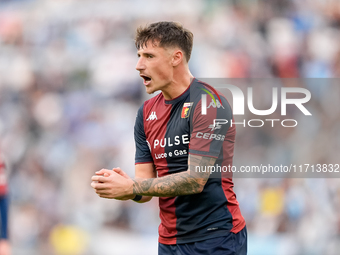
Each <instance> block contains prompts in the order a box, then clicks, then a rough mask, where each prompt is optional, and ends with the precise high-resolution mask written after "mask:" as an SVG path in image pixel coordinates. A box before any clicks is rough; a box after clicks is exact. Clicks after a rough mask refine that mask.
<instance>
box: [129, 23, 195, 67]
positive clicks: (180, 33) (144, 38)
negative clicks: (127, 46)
mask: <svg viewBox="0 0 340 255" xmlns="http://www.w3.org/2000/svg"><path fill="white" fill-rule="evenodd" d="M193 38H194V35H193V33H191V32H190V31H189V30H188V29H185V28H184V27H183V26H182V24H180V23H179V22H167V21H162V22H156V23H152V24H150V25H148V26H145V27H143V26H140V27H139V28H138V29H137V32H136V37H135V45H136V48H137V50H139V49H140V48H143V47H144V46H146V44H147V42H148V41H151V42H152V43H153V44H154V43H156V42H159V46H160V47H173V46H177V47H179V48H180V49H181V50H183V51H184V55H185V58H186V60H187V62H189V59H190V56H191V50H192V44H193Z"/></svg>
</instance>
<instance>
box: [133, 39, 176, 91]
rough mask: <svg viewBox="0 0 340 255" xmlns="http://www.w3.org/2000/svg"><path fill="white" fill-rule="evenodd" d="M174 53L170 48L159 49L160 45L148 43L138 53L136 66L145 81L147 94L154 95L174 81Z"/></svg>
mask: <svg viewBox="0 0 340 255" xmlns="http://www.w3.org/2000/svg"><path fill="white" fill-rule="evenodd" d="M172 52H173V50H171V49H168V48H163V47H159V46H158V43H155V44H153V43H152V42H150V41H148V42H147V44H146V47H145V46H144V48H140V49H139V50H138V52H137V55H138V58H139V59H138V62H137V65H136V69H137V71H139V75H140V76H141V77H142V78H143V80H144V85H145V88H146V92H147V93H148V94H152V93H154V92H155V91H157V90H162V89H164V88H166V86H168V85H169V84H170V83H171V80H172V71H173V70H172V64H171V61H172Z"/></svg>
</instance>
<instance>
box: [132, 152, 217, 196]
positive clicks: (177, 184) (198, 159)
mask: <svg viewBox="0 0 340 255" xmlns="http://www.w3.org/2000/svg"><path fill="white" fill-rule="evenodd" d="M215 160H216V159H214V158H210V157H202V156H197V155H189V169H188V171H185V172H181V173H177V174H171V175H168V176H164V177H161V178H150V179H135V180H134V185H133V193H134V194H139V195H145V196H158V197H173V196H181V195H189V194H196V193H199V192H202V190H203V188H204V185H205V183H206V182H207V180H208V178H209V175H210V173H209V172H196V171H195V168H196V166H211V165H213V164H214V163H215Z"/></svg>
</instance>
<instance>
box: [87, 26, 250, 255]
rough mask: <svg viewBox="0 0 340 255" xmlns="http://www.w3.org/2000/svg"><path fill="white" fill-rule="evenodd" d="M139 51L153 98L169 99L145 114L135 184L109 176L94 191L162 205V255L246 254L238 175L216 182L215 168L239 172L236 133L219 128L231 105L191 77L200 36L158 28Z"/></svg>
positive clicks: (144, 36)
mask: <svg viewBox="0 0 340 255" xmlns="http://www.w3.org/2000/svg"><path fill="white" fill-rule="evenodd" d="M135 44H136V47H137V51H138V57H139V60H138V62H137V66H136V69H137V71H139V74H140V76H141V77H142V78H143V81H144V86H145V89H146V92H147V93H149V94H151V93H154V92H155V91H158V90H160V91H161V92H162V93H160V94H158V95H156V96H155V97H153V98H151V99H150V100H147V101H146V102H144V104H143V105H142V106H141V107H140V109H139V110H138V114H137V118H136V122H135V131H134V133H135V142H136V156H135V178H134V179H131V178H130V177H129V176H128V175H127V174H126V173H125V172H124V171H123V170H121V169H120V168H114V169H113V171H112V170H107V169H102V170H100V171H98V172H96V175H94V176H93V177H92V183H91V186H92V187H93V188H94V189H95V191H96V193H97V194H98V195H99V196H100V197H103V198H114V199H118V200H127V199H132V200H134V201H137V202H139V203H143V202H147V201H150V199H151V198H152V197H154V196H155V197H159V207H160V218H161V224H160V226H159V247H158V252H159V254H160V255H163V254H217V255H218V254H224V255H225V254H240V255H243V254H246V253H247V232H246V226H245V221H244V219H243V217H242V215H241V212H240V209H239V205H238V202H237V200H236V196H235V193H234V191H233V182H232V178H231V175H229V174H227V175H226V176H223V173H221V172H217V171H215V173H214V174H211V172H213V171H212V170H211V167H215V166H216V168H217V166H220V167H221V166H229V165H232V158H233V151H234V142H235V126H234V127H230V126H229V125H227V124H224V125H218V124H217V125H214V120H215V119H232V111H231V108H230V105H229V103H228V102H227V100H226V99H225V97H223V96H222V95H219V94H218V92H216V91H215V89H214V88H212V87H211V86H209V85H208V84H205V83H203V82H200V81H199V80H197V79H195V78H194V77H193V75H192V74H191V73H190V70H189V67H188V61H189V59H190V55H191V50H192V45H193V34H192V33H191V32H190V31H189V30H187V29H185V28H183V26H182V25H181V24H179V23H175V22H158V23H153V24H150V25H149V26H146V27H140V28H138V30H137V34H136V39H135ZM208 100H212V101H214V104H212V105H213V106H214V107H210V104H209V103H211V102H207V101H208ZM216 100H218V103H217V101H216ZM204 103H206V106H208V105H209V106H208V107H204ZM202 109H204V111H205V112H203V111H202ZM207 169H208V170H207ZM209 169H210V170H209Z"/></svg>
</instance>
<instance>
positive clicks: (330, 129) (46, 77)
mask: <svg viewBox="0 0 340 255" xmlns="http://www.w3.org/2000/svg"><path fill="white" fill-rule="evenodd" d="M160 20H174V21H180V22H181V23H182V24H183V25H184V26H185V27H187V28H189V29H190V30H191V31H192V32H193V33H194V49H193V53H192V58H191V60H190V69H191V70H192V73H193V75H194V76H195V77H198V78H200V77H204V78H209V77H210V78H212V77H228V78H246V79H249V78H256V79H258V78H266V79H273V78H291V77H300V78H309V79H308V82H305V83H300V84H299V86H300V87H301V86H303V87H305V88H307V89H308V90H310V91H311V93H312V101H311V102H310V104H309V105H308V107H309V109H310V111H311V112H312V114H313V117H310V118H306V117H304V118H302V117H301V112H299V111H298V110H297V111H294V110H292V112H291V113H290V114H291V115H292V116H294V117H295V118H296V119H298V120H299V125H298V127H297V128H294V129H285V128H272V129H271V128H260V129H254V128H252V129H251V128H239V129H238V135H237V143H236V151H235V164H248V165H251V164H259V162H270V163H272V164H281V163H286V164H290V163H291V162H297V163H299V164H305V163H309V164H316V163H327V164H331V163H332V164H336V163H337V164H339V163H340V161H339V157H338V152H339V151H340V118H339V117H340V107H339V97H340V88H339V85H338V84H337V81H338V80H337V79H336V77H339V76H340V43H339V41H340V30H339V29H340V2H339V1H337V0H328V1H324V0H270V1H269V0H252V1H250V0H242V1H231V0H230V1H221V0H186V1H178V2H176V5H174V4H173V1H170V0H165V1H155V0H145V1H137V0H128V1H108V0H106V1H93V0H89V1H76V0H73V1H72V0H69V1H52V0H45V1H38V0H35V1H34V0H30V1H28V0H27V1H25V0H22V1H10V0H7V1H0V147H1V148H2V151H3V153H4V154H5V156H6V161H7V162H8V163H9V166H10V170H9V172H8V180H9V191H10V201H11V207H10V236H11V242H12V246H13V247H12V250H13V254H19V255H21V254H23V255H25V254H86V255H87V254H89V255H92V254H100V255H105V254H137V253H136V252H137V251H138V252H139V253H138V254H143V253H142V252H143V251H141V250H140V249H141V247H140V246H139V247H133V246H131V245H129V243H127V244H125V243H124V244H125V245H126V246H127V248H128V249H130V250H121V251H118V250H115V249H117V247H118V246H119V243H115V240H114V239H113V240H111V239H110V238H108V239H105V238H102V239H100V238H99V237H100V236H105V237H107V236H110V235H109V234H108V235H107V233H128V234H127V236H128V237H129V236H130V237H131V236H133V237H134V238H136V237H138V238H140V239H141V240H145V238H146V236H150V238H153V240H155V242H154V244H153V245H154V246H155V249H156V248H157V227H158V224H159V219H158V201H157V199H155V198H154V199H153V200H152V201H151V202H150V203H147V204H143V205H139V204H135V203H133V202H131V201H128V202H121V201H115V200H104V199H100V198H99V197H98V196H97V195H96V194H95V193H94V191H93V190H92V188H91V187H90V178H91V176H92V175H93V174H94V172H95V171H97V170H99V169H101V168H108V169H110V168H113V167H117V166H119V167H121V168H122V169H123V170H124V171H126V172H127V173H128V174H129V175H130V176H133V175H134V139H133V126H134V121H135V116H136V112H137V109H138V107H139V106H140V105H141V104H142V102H143V101H144V100H145V99H147V98H148V96H147V95H146V93H145V92H144V88H143V85H142V80H141V79H140V77H139V75H138V72H137V71H136V70H135V64H136V62H137V56H136V49H135V46H134V41H133V39H134V32H135V30H136V28H137V27H138V26H139V25H144V24H146V23H151V22H154V21H160ZM321 78H323V79H321ZM326 78H327V79H326ZM330 78H333V79H330ZM267 81H268V80H267ZM279 86H288V85H285V84H282V85H279ZM292 86H294V85H292ZM256 87H257V91H258V94H259V96H258V101H257V102H260V103H261V104H263V106H264V107H266V103H268V102H269V104H270V103H271V101H270V100H271V97H270V98H269V99H270V100H269V101H268V100H267V98H265V97H264V98H261V95H268V91H267V87H266V86H265V85H257V86H256ZM259 91H260V92H259ZM262 92H263V93H262ZM269 95H270V93H269ZM254 100H255V99H254ZM255 101H256V100H255ZM261 106H262V105H261ZM258 107H259V108H260V106H259V105H258ZM295 110H296V109H295ZM269 159H270V160H269ZM339 180H340V179H335V178H328V179H316V178H314V179H312V178H300V179H292V178H276V179H273V178H270V179H261V178H247V179H244V178H237V179H235V191H236V194H237V195H238V200H239V202H240V206H241V210H242V212H243V215H244V217H245V218H246V221H247V225H248V231H249V254H250V255H255V254H260V255H266V254H269V255H275V254H289V255H294V254H297V255H307V254H308V255H310V254H311V255H313V254H329V255H332V254H337V253H336V251H338V250H339V243H340V242H339V241H340V213H339V211H340V181H339ZM99 239H100V240H99ZM93 240H96V242H94V241H93ZM119 240H120V242H124V241H126V240H125V239H124V241H121V240H122V239H119ZM127 240H129V239H127ZM145 242H146V241H145ZM98 244H101V247H99V245H98ZM102 245H103V246H104V247H107V250H106V252H107V253H105V252H103V250H100V249H103V246H102ZM105 245H106V246H105ZM140 245H143V243H141V244H140ZM129 252H130V253H129ZM145 252H146V251H145ZM145 254H151V253H148V252H146V253H145Z"/></svg>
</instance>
